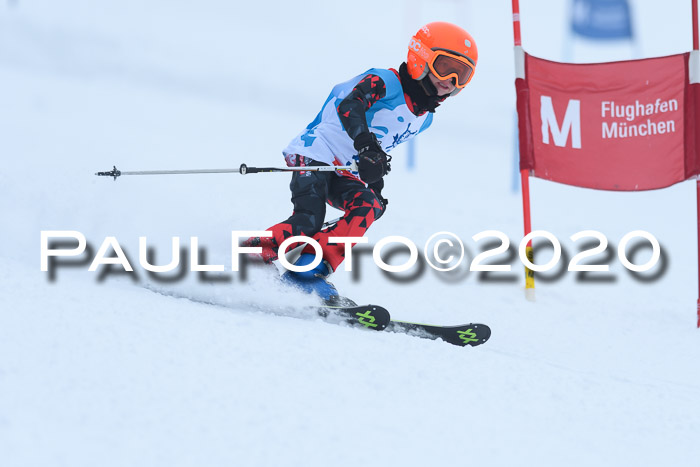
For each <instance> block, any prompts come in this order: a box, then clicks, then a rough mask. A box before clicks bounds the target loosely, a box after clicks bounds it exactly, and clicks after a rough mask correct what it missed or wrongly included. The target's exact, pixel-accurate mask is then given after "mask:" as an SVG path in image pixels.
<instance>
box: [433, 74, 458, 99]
mask: <svg viewBox="0 0 700 467" xmlns="http://www.w3.org/2000/svg"><path fill="white" fill-rule="evenodd" d="M428 76H429V77H430V82H431V83H433V86H435V89H437V93H438V96H445V95H447V94H450V93H451V92H452V91H454V90H455V85H454V82H453V80H452V78H447V79H446V80H441V79H440V78H438V77H437V76H435V75H434V74H432V73H430V72H428Z"/></svg>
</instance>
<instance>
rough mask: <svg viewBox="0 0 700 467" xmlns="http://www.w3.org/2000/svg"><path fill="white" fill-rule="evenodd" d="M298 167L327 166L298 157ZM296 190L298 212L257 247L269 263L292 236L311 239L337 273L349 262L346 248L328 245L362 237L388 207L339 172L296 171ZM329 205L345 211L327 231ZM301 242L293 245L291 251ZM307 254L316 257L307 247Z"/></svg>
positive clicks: (292, 184) (273, 229) (278, 225)
mask: <svg viewBox="0 0 700 467" xmlns="http://www.w3.org/2000/svg"><path fill="white" fill-rule="evenodd" d="M295 162H296V164H295V165H296V166H300V167H304V166H319V165H326V164H323V163H320V162H316V161H313V160H311V159H308V158H305V157H304V156H299V155H297V156H296V161H295ZM289 188H290V190H291V191H292V203H293V204H294V212H293V213H292V215H291V216H290V217H289V218H288V219H287V220H285V221H283V222H280V223H279V224H275V225H273V226H272V227H270V228H269V229H267V230H268V231H270V232H272V235H273V236H272V238H262V239H260V240H258V243H255V242H250V241H249V244H250V245H253V246H257V245H259V246H262V247H263V258H264V259H265V260H266V261H273V260H275V259H277V250H278V248H279V245H280V244H282V242H283V241H284V240H286V239H287V238H289V237H292V236H305V237H311V238H313V239H314V240H316V241H317V242H318V243H319V244H320V245H321V249H322V250H323V259H324V260H326V261H327V262H328V263H329V264H330V266H331V267H332V268H333V270H334V271H335V270H336V269H337V268H338V266H339V265H340V264H341V263H342V262H343V260H345V245H344V244H342V243H341V244H333V243H328V239H329V238H331V237H362V236H364V234H365V232H366V231H367V229H368V228H369V226H370V225H372V223H373V222H374V221H375V220H377V219H379V217H381V215H382V214H383V212H384V206H383V205H382V203H381V202H380V201H379V198H378V197H377V195H376V194H375V193H374V192H373V191H372V190H371V189H369V188H367V187H366V186H365V184H364V183H363V182H361V181H359V180H357V179H355V178H353V177H351V176H339V175H338V174H336V172H295V173H294V174H293V175H292V181H291V183H290V185H289ZM326 204H328V205H330V206H332V207H334V208H337V209H340V210H342V211H344V215H343V217H342V218H340V219H339V220H338V221H337V222H336V223H335V224H334V225H331V226H329V227H327V228H325V229H323V230H321V227H322V226H323V222H324V219H325V216H326ZM299 245H301V243H295V244H292V245H291V246H290V247H289V248H287V251H290V250H292V249H293V248H296V247H297V246H299ZM303 252H304V253H311V254H314V253H315V250H314V249H313V247H312V246H311V245H307V246H306V247H305V248H304V250H303Z"/></svg>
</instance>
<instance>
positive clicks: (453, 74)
mask: <svg viewBox="0 0 700 467" xmlns="http://www.w3.org/2000/svg"><path fill="white" fill-rule="evenodd" d="M421 45H422V44H421V43H420V40H419V39H417V38H416V37H414V38H413V40H412V41H411V44H410V45H409V48H411V49H412V50H413V51H414V52H415V53H417V54H418V56H419V57H420V58H422V59H423V60H425V62H426V63H427V64H428V68H429V69H430V71H431V72H432V73H433V74H434V75H435V76H436V77H438V78H439V79H440V80H446V79H448V78H454V79H455V87H457V88H460V89H462V88H463V87H464V86H466V85H467V84H468V83H469V81H471V79H472V76H474V63H472V61H471V60H470V59H469V58H468V57H467V56H465V55H462V54H460V53H458V52H454V51H452V50H447V49H437V48H436V49H432V50H431V49H428V48H426V47H423V46H421Z"/></svg>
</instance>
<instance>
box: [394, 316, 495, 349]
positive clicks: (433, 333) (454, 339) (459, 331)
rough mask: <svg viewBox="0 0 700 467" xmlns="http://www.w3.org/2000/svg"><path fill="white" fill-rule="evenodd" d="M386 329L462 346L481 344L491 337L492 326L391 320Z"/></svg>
mask: <svg viewBox="0 0 700 467" xmlns="http://www.w3.org/2000/svg"><path fill="white" fill-rule="evenodd" d="M386 331H389V332H400V333H404V334H408V335H411V336H417V337H422V338H424V339H433V340H435V339H442V340H443V341H445V342H447V343H449V344H453V345H458V346H461V347H465V346H472V347H474V346H477V345H481V344H483V343H485V342H486V341H487V340H489V338H490V337H491V328H489V327H488V326H487V325H485V324H478V323H470V324H462V325H458V326H437V325H434V324H420V323H409V322H406V321H397V320H391V322H390V323H389V325H388V326H387V327H386Z"/></svg>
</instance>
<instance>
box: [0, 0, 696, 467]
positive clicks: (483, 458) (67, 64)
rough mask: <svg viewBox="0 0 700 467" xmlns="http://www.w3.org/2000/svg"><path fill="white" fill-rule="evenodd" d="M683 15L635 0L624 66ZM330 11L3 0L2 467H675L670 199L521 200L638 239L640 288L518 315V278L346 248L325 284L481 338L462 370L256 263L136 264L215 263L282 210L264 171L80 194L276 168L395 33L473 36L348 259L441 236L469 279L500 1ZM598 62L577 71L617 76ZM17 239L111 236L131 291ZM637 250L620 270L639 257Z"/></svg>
mask: <svg viewBox="0 0 700 467" xmlns="http://www.w3.org/2000/svg"><path fill="white" fill-rule="evenodd" d="M686 3H687V2H685V1H681V0H676V1H673V2H665V3H664V5H660V4H657V2H651V1H641V0H640V1H637V2H633V6H634V12H635V20H636V23H637V25H638V28H639V31H641V40H640V48H641V50H642V51H643V53H644V55H645V56H651V55H661V54H669V53H677V52H680V51H684V50H687V49H689V48H690V15H689V9H690V6H689V5H687V4H686ZM354 5H355V6H353V7H352V8H348V7H347V5H346V4H340V3H338V4H336V3H334V2H323V3H322V2H294V3H292V2H267V3H266V4H264V5H263V6H262V8H261V7H260V6H258V5H257V4H239V3H234V2H223V1H218V0H203V1H199V2H187V1H178V2H172V1H170V2H166V1H164V0H151V1H149V2H137V1H133V0H122V1H118V2H117V1H112V0H104V1H102V2H84V1H79V0H69V1H64V2H60V3H56V2H49V1H46V0H44V1H39V0H37V1H33V2H28V1H26V2H25V1H19V2H8V3H7V4H5V5H3V6H2V7H0V80H1V82H2V83H3V86H2V87H1V88H0V102H2V104H3V105H2V109H3V110H2V111H0V151H1V152H2V154H3V159H2V160H3V164H2V166H1V168H0V187H2V188H0V190H1V191H0V193H2V196H0V212H1V213H2V220H3V222H2V226H3V229H2V230H1V232H2V234H1V235H2V237H1V238H2V240H3V241H2V243H1V244H0V265H1V267H0V293H1V294H2V306H1V307H0V465H9V466H23V465H69V466H75V465H359V464H366V465H387V464H389V465H394V464H399V463H400V464H405V465H425V464H437V463H446V462H458V463H460V464H461V463H464V464H482V465H510V464H515V463H519V464H525V465H530V464H535V463H537V464H541V465H561V464H567V465H591V464H597V465H610V466H620V465H625V466H626V465H658V464H661V463H664V464H666V465H679V466H684V465H695V464H696V462H697V459H698V458H699V457H700V445H699V444H698V442H697V439H698V436H699V435H700V410H699V409H700V374H699V373H698V371H697V368H698V364H697V362H698V361H700V335H699V334H698V331H697V329H695V326H694V321H695V310H694V302H695V299H696V295H697V275H696V274H697V269H696V268H697V263H696V257H697V250H696V241H697V240H696V227H695V217H694V216H695V201H694V199H695V194H694V186H693V184H692V183H690V182H687V183H684V184H680V185H677V186H675V187H672V188H669V189H666V190H662V191H657V192H650V193H607V192H595V191H591V190H582V189H577V188H572V187H566V186H563V185H557V184H553V183H546V182H542V181H539V180H532V183H531V185H532V186H531V190H532V203H533V219H532V220H533V226H534V227H535V228H538V229H544V230H549V231H551V232H552V233H554V234H555V235H556V236H557V237H558V238H559V239H560V240H561V241H562V244H563V246H564V249H565V251H568V252H569V256H571V255H572V254H574V253H575V252H576V251H577V250H576V247H575V244H574V243H573V242H571V241H569V240H568V237H569V236H570V235H572V234H574V233H576V232H578V231H580V230H585V229H595V230H599V231H601V232H603V233H604V234H605V235H606V236H607V237H608V239H609V240H610V243H611V245H612V246H613V247H616V246H617V244H618V243H619V241H620V239H621V238H622V236H623V235H624V234H626V233H627V232H630V231H632V230H638V229H642V230H647V231H649V232H651V233H653V234H654V235H655V236H656V237H657V238H658V239H659V241H660V243H661V245H662V248H663V252H664V262H665V266H664V267H661V266H659V267H658V268H656V269H655V270H653V271H650V273H648V274H645V275H644V277H647V279H646V280H640V279H639V278H637V279H635V277H634V276H633V275H632V274H630V273H629V272H627V271H625V270H624V269H623V268H622V267H621V266H620V264H619V262H618V261H617V259H616V258H615V257H612V259H611V260H610V264H611V273H610V274H609V280H607V281H590V280H589V281H582V280H579V279H578V278H577V276H576V275H574V274H573V273H563V274H560V275H559V276H557V277H553V274H552V273H547V274H544V275H542V276H541V277H540V279H538V283H537V295H538V296H537V302H535V303H530V302H526V301H525V300H524V298H523V291H522V288H523V278H522V273H521V271H522V266H518V263H516V262H515V260H514V261H513V262H512V263H511V264H513V271H512V273H511V274H504V275H501V276H498V275H497V276H496V278H497V279H498V278H499V277H500V278H506V279H508V280H500V281H499V280H483V278H482V279H480V278H479V276H478V275H477V274H476V273H469V272H468V271H467V270H466V269H465V267H462V268H459V270H458V271H456V272H455V273H451V274H448V273H437V272H435V271H432V270H430V269H425V270H424V271H423V272H422V273H421V274H417V275H418V278H416V279H413V280H397V278H396V277H395V276H394V277H392V276H390V275H386V274H384V273H382V272H381V271H380V270H379V269H378V268H377V267H376V266H374V264H373V263H372V260H371V255H370V254H367V252H366V251H365V253H363V254H361V255H360V256H359V259H358V261H357V263H356V267H357V270H359V272H358V273H356V274H353V273H349V272H343V271H338V273H337V274H335V276H334V283H335V284H336V285H337V286H338V288H339V289H340V290H341V291H342V292H343V293H345V294H346V295H348V296H350V297H352V298H354V299H355V300H356V301H358V302H376V303H380V304H382V305H384V306H386V307H387V308H389V309H390V310H391V312H392V314H393V315H394V316H395V317H398V318H399V319H405V320H416V321H430V322H435V323H442V324H454V323H462V322H469V321H482V322H486V323H488V324H489V325H491V327H492V329H493V336H492V339H491V341H490V342H489V343H488V344H487V345H485V346H482V347H478V348H473V349H462V348H456V347H453V346H450V345H447V344H444V343H442V342H434V341H425V340H421V339H418V338H414V337H409V336H403V335H395V334H381V333H370V332H361V331H358V330H353V329H348V328H344V327H341V326H333V325H329V324H326V323H323V322H321V321H319V320H316V319H313V318H311V317H309V316H305V315H303V314H300V313H292V314H294V316H293V317H292V316H280V314H285V313H286V314H289V311H290V310H289V304H290V303H294V304H300V305H303V304H310V303H312V302H313V301H312V299H311V298H309V297H306V296H302V295H300V294H298V293H295V292H292V291H278V289H277V288H276V287H275V285H274V281H273V280H272V279H271V278H270V276H269V274H266V273H265V272H264V271H258V270H253V271H251V273H250V276H249V277H248V278H247V280H244V279H243V278H242V277H240V276H235V277H233V280H232V281H228V282H218V283H215V284H202V283H200V282H199V281H198V280H197V278H196V276H194V274H188V275H187V277H186V278H185V279H183V280H173V281H170V282H165V281H162V280H160V281H159V280H156V279H153V278H152V277H149V276H148V275H147V274H145V272H144V271H143V269H141V268H139V267H138V237H139V236H147V237H148V241H149V245H153V247H154V248H155V250H156V260H157V261H158V262H159V263H162V262H165V261H166V259H167V257H168V255H169V254H170V241H171V237H174V236H179V237H181V238H182V239H183V241H186V239H188V238H189V237H190V236H197V237H198V238H199V243H200V246H201V247H203V248H204V249H206V252H207V261H208V262H209V263H210V264H214V263H216V264H225V265H228V264H229V262H230V242H231V239H230V235H231V234H230V232H231V231H232V230H252V229H264V228H266V227H268V226H269V225H271V224H272V223H275V222H277V221H279V220H281V219H284V218H285V217H286V216H288V215H289V212H290V207H291V205H290V203H289V202H288V199H289V194H288V187H287V184H288V176H287V175H283V174H262V175H250V176H246V177H241V176H238V175H202V176H163V177H122V178H121V179H119V180H118V181H117V182H113V181H111V180H107V179H101V178H100V179H98V178H97V177H94V176H93V173H94V172H96V171H98V170H106V169H109V168H111V166H112V165H113V164H116V165H117V167H119V168H120V169H122V170H141V169H143V170H148V169H186V168H213V167H236V166H238V165H239V164H240V163H242V162H245V163H248V164H249V165H279V164H282V158H281V154H280V151H281V148H283V147H284V146H285V145H286V143H287V142H288V140H289V139H291V138H292V137H293V136H294V135H296V134H297V133H298V132H299V130H300V129H301V128H303V127H304V126H306V125H307V124H308V122H309V121H310V120H311V119H313V117H314V115H315V114H316V112H317V111H318V108H319V106H320V105H321V104H322V102H323V100H324V99H325V97H326V95H327V93H328V91H329V90H330V88H331V86H332V85H333V84H334V83H337V82H340V81H343V80H345V79H348V78H349V77H351V76H353V75H355V74H357V73H358V72H360V71H362V70H364V69H367V68H370V67H373V66H398V65H399V63H400V61H401V60H402V58H403V57H404V54H405V46H406V42H407V38H408V37H410V34H412V33H413V32H414V29H415V28H416V27H418V26H419V25H420V24H422V23H424V22H427V21H432V20H435V19H443V20H447V21H453V22H456V23H459V24H462V25H463V26H464V27H466V28H467V29H469V30H470V31H471V32H472V34H473V35H474V37H475V38H476V39H477V41H478V44H479V52H480V60H479V70H478V73H477V75H476V77H475V78H474V80H473V82H472V84H470V86H469V87H468V88H467V89H465V90H464V91H463V92H462V93H461V94H460V95H459V96H458V98H456V99H454V100H452V99H451V100H449V101H448V102H446V103H445V105H444V106H442V107H441V108H440V109H439V111H438V113H437V114H436V120H435V123H434V126H433V127H432V128H431V129H430V131H429V132H426V133H425V134H424V135H421V138H419V139H418V141H417V151H418V161H417V169H416V170H415V171H409V170H408V169H407V168H406V165H405V164H404V163H403V160H404V159H405V156H406V153H405V148H401V147H400V148H398V149H397V150H396V151H395V153H394V157H395V163H394V170H393V171H392V173H391V175H390V177H389V178H388V179H387V189H386V193H385V195H386V196H387V197H388V198H389V199H390V200H391V204H390V206H389V209H388V211H387V214H386V215H385V217H384V218H383V219H382V220H381V221H380V222H378V223H377V224H376V225H374V226H373V227H372V229H371V230H370V232H369V238H370V242H371V244H374V243H376V242H377V241H378V240H380V239H381V238H384V237H386V236H389V235H401V236H405V237H407V238H409V239H411V240H413V241H414V242H415V243H416V244H417V245H418V246H419V247H422V246H423V244H424V242H425V241H426V240H427V239H428V237H430V236H431V235H432V234H433V233H435V232H439V231H450V232H454V233H456V234H457V235H459V236H460V238H462V240H463V241H464V242H465V245H466V247H467V259H468V261H470V260H471V259H472V258H473V257H474V256H475V255H476V254H477V253H478V252H479V250H480V249H481V247H482V244H481V243H478V244H477V243H476V242H474V241H472V240H471V237H472V235H474V234H476V233H478V232H481V231H484V230H500V231H502V232H504V233H505V234H506V235H508V237H509V238H510V239H511V242H513V243H515V244H517V242H518V241H519V238H520V237H521V235H522V226H521V222H522V221H521V211H520V210H521V207H520V198H519V196H517V195H514V194H512V193H511V191H510V180H511V171H512V167H511V164H512V146H513V141H512V137H513V135H512V131H513V108H514V105H513V103H514V92H513V65H512V63H513V59H512V32H511V23H510V19H511V17H510V8H509V7H510V5H509V4H508V2H466V1H463V2H448V1H441V2H435V3H428V2H426V3H423V2H417V1H413V2H408V1H407V2H403V3H396V2H377V3H374V2H369V1H365V0H361V1H359V2H354ZM368 11H371V12H372V13H371V14H369V15H368V13H367V12H368ZM521 11H522V19H523V40H524V44H525V47H526V49H527V50H528V51H530V52H531V53H533V54H536V55H538V56H542V57H544V58H551V59H559V58H561V57H560V54H561V51H562V47H561V41H562V40H563V38H564V37H565V35H566V32H565V19H566V8H565V5H564V2H555V1H553V0H548V1H539V2H534V1H525V0H523V1H522V10H521ZM369 16H371V17H372V18H381V19H382V20H378V22H368V19H367V18H368V17H369ZM389 18H391V20H388V19H389ZM679 18H681V19H682V21H681V20H679ZM378 44H380V45H378ZM589 49H590V48H589ZM616 53H620V48H619V47H618V48H615V49H612V48H611V49H609V50H605V49H602V50H596V51H595V54H596V55H595V56H580V57H577V59H578V60H581V61H585V60H591V58H597V57H602V56H606V58H608V59H615V58H627V57H616V56H614V54H616ZM455 165H457V167H458V169H454V168H453V167H454V166H455ZM329 211H330V210H329ZM336 214H337V212H335V211H333V212H329V213H328V217H329V218H331V217H335V216H336ZM42 230H78V231H80V232H82V233H84V234H85V236H86V237H87V239H88V242H89V243H90V245H91V246H92V248H93V249H94V250H93V251H96V250H97V248H98V247H99V245H100V243H101V242H102V240H103V239H104V238H105V237H107V236H115V237H116V238H117V239H118V241H119V243H120V245H121V246H122V247H123V248H124V250H125V251H126V252H127V254H128V256H129V258H130V260H132V262H133V263H134V265H135V268H136V269H137V272H136V274H135V275H125V274H104V269H103V273H102V274H100V272H98V273H91V272H88V271H87V267H88V265H89V259H88V261H87V262H85V261H83V262H82V263H80V264H78V265H76V266H73V267H61V268H59V269H58V270H57V271H56V276H55V278H54V280H51V279H50V278H49V276H48V274H47V273H45V272H41V271H40V269H39V247H40V245H39V238H40V237H39V236H40V234H39V233H40V231H42ZM613 251H614V250H613ZM542 255H543V256H542V258H544V259H543V261H546V258H547V257H548V253H547V252H546V251H545V252H543V253H542ZM648 257H649V251H648V250H646V249H644V250H642V251H641V252H640V253H639V254H638V255H637V256H636V257H635V262H639V263H643V262H644V261H646V258H648ZM402 258H405V256H402V255H401V254H399V255H397V256H396V257H395V259H394V261H401V260H402ZM538 258H539V257H538ZM468 261H467V263H466V264H467V265H468ZM410 272H412V271H410ZM402 277H404V276H402ZM547 277H549V278H550V279H549V280H547ZM146 287H151V288H158V289H159V290H161V289H162V290H165V291H166V292H168V293H173V294H178V295H181V296H188V297H193V298H197V299H205V300H209V301H212V302H216V303H219V304H220V305H221V306H212V305H204V304H200V303H194V302H192V301H189V300H186V299H181V298H180V299H178V298H174V297H169V296H164V295H161V294H157V293H153V292H152V291H150V290H147V288H146ZM261 309H266V310H270V311H272V312H273V313H276V314H271V313H263V312H261V311H260V310H261ZM299 318H302V319H299Z"/></svg>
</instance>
